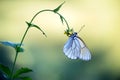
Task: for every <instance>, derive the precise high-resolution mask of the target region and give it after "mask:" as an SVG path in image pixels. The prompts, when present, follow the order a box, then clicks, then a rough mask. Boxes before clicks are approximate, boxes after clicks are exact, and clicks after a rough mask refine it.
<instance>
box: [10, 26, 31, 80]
mask: <svg viewBox="0 0 120 80" xmlns="http://www.w3.org/2000/svg"><path fill="white" fill-rule="evenodd" d="M28 29H29V27H27V29H26V31H25V33H24V35H23V37H22V40H21V42H20V46H19V47H21V45H22V43H23V41H24V39H25V36H26V34H27V32H28ZM18 53H19V52H18V51H17V50H16V55H15V59H14V63H13V66H12V70H11V75H10V80H13V72H14V68H15V64H16V60H17V57H18Z"/></svg>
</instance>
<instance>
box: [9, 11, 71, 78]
mask: <svg viewBox="0 0 120 80" xmlns="http://www.w3.org/2000/svg"><path fill="white" fill-rule="evenodd" d="M45 11H50V12H54V11H53V10H50V9H45V10H41V11H39V12H37V13H36V14H35V15H34V16H33V18H32V19H31V21H30V24H32V22H33V20H34V19H35V18H36V16H37V15H38V14H40V13H42V12H45ZM54 13H56V14H58V15H59V16H62V15H61V14H60V13H58V12H54ZM62 17H63V16H62ZM63 19H64V21H65V23H66V25H67V28H68V29H70V28H69V25H68V23H67V21H66V19H65V18H64V17H63ZM30 26H31V25H28V27H27V29H26V31H25V33H24V35H23V37H22V39H21V42H20V45H19V47H21V45H22V43H23V41H24V39H25V36H26V34H27V32H28V30H29V28H30ZM18 53H19V52H18V51H17V49H16V55H15V59H14V63H13V66H12V73H11V75H10V80H13V73H14V68H15V64H16V61H17V57H18Z"/></svg>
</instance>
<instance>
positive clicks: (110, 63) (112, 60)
mask: <svg viewBox="0 0 120 80" xmlns="http://www.w3.org/2000/svg"><path fill="white" fill-rule="evenodd" d="M62 2H63V0H0V41H6V40H7V41H13V42H20V40H21V38H22V36H23V34H24V32H25V29H26V28H27V25H26V23H25V21H30V20H31V18H32V17H33V15H34V14H35V13H36V12H38V11H39V10H42V9H48V8H49V9H54V8H56V7H57V6H58V5H59V4H61V3H62ZM59 13H61V14H62V15H63V16H64V17H65V18H66V20H67V21H68V23H69V25H70V27H71V28H74V31H79V29H80V28H81V26H82V25H85V26H86V27H85V28H84V29H83V30H82V31H81V32H80V33H79V36H80V37H81V38H82V39H83V40H84V41H85V43H86V44H87V46H88V47H89V49H90V51H91V54H92V60H91V61H88V62H86V61H81V60H71V59H68V58H67V57H66V56H65V55H64V53H63V51H62V49H63V46H64V44H65V42H66V41H67V39H68V37H67V36H66V35H64V30H65V29H66V25H62V24H61V22H60V19H59V16H57V15H56V14H54V13H51V12H45V13H42V14H40V15H39V16H38V17H37V18H36V19H35V20H34V23H35V24H38V25H40V26H41V28H42V29H43V30H44V31H45V32H46V34H47V36H48V37H47V38H46V37H45V36H43V35H42V33H41V32H40V31H39V30H37V29H34V28H31V29H30V30H29V32H28V34H27V36H26V38H25V41H24V48H25V52H24V53H21V54H19V56H18V60H17V64H16V67H17V68H20V67H29V68H31V69H33V71H34V72H33V73H30V74H29V76H31V77H32V79H33V80H120V62H119V61H120V49H119V48H120V37H119V35H120V1H119V0H66V3H65V4H64V5H63V6H62V8H61V9H60V11H59ZM14 56H15V51H14V49H12V48H10V47H6V46H3V45H1V44H0V63H3V64H5V65H8V66H12V65H11V63H13V59H14Z"/></svg>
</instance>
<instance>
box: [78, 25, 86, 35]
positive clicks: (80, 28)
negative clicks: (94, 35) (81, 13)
mask: <svg viewBox="0 0 120 80" xmlns="http://www.w3.org/2000/svg"><path fill="white" fill-rule="evenodd" d="M84 27H85V25H83V26H81V28H80V30H79V31H78V33H79V32H80V31H81V30H82V29H83V28H84Z"/></svg>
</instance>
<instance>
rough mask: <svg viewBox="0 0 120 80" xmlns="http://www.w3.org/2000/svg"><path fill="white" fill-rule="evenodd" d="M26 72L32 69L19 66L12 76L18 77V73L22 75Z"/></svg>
mask: <svg viewBox="0 0 120 80" xmlns="http://www.w3.org/2000/svg"><path fill="white" fill-rule="evenodd" d="M28 72H32V70H31V69H29V68H21V69H19V70H17V71H16V73H15V74H14V76H13V78H19V76H20V75H22V74H23V73H28Z"/></svg>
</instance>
